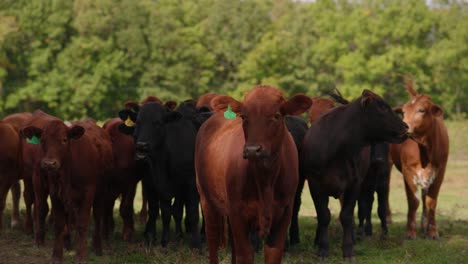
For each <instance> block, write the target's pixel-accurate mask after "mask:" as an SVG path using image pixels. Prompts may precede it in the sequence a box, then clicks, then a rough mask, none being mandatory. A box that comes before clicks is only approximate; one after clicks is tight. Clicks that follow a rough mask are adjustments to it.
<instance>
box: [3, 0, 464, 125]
mask: <svg viewBox="0 0 468 264" xmlns="http://www.w3.org/2000/svg"><path fill="white" fill-rule="evenodd" d="M428 2H429V1H428ZM467 7H468V4H467V3H465V1H454V0H442V1H434V0H433V1H430V4H428V3H426V1H424V0H364V1H363V0H360V1H358V0H355V1H351V0H334V1H333V0H318V1H288V0H244V1H236V0H234V1H233V0H196V1H181V0H179V1H175V0H74V1H66V0H35V1H30V0H2V1H0V114H1V116H3V115H5V114H8V113H12V112H18V111H32V110H34V109H36V108H42V109H43V110H45V111H47V112H49V113H51V114H55V115H58V116H60V117H62V118H64V119H76V118H82V117H85V116H91V117H94V118H96V119H106V118H108V117H110V116H115V113H116V112H117V111H118V109H120V108H121V107H122V105H123V103H124V102H125V101H127V100H139V99H141V98H143V97H146V96H147V95H156V96H158V97H160V98H161V99H163V100H177V101H180V100H185V99H189V98H197V97H198V96H199V95H200V94H203V93H206V92H216V93H222V94H230V95H233V96H235V97H237V98H240V97H241V96H242V95H243V93H244V92H245V91H247V90H249V89H250V88H251V87H252V86H254V85H256V84H260V83H262V84H270V85H273V86H277V87H280V88H281V89H282V90H283V91H284V92H285V93H286V94H287V95H291V94H294V93H298V92H302V93H306V94H307V95H310V96H320V95H323V94H324V92H325V91H327V90H329V89H331V88H333V87H337V88H339V89H340V91H341V92H342V93H343V95H344V96H345V97H346V98H349V99H352V98H355V97H357V96H358V95H360V92H361V91H362V89H363V88H368V89H372V90H373V91H375V92H377V93H378V94H381V95H382V96H383V97H384V98H385V99H386V100H388V101H389V102H390V103H391V104H392V105H399V104H402V103H403V102H405V101H406V100H407V98H408V97H407V94H406V92H405V90H404V88H403V87H404V86H403V79H404V76H411V77H412V78H414V80H415V83H416V87H417V89H418V90H419V91H420V92H424V93H428V94H430V95H431V96H432V98H433V100H434V101H435V102H436V103H439V104H441V105H442V106H443V108H444V109H445V111H446V113H447V114H448V115H454V114H457V113H458V114H463V113H466V112H468V87H467V86H468V13H467Z"/></svg>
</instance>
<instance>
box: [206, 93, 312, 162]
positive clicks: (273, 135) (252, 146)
mask: <svg viewBox="0 0 468 264" xmlns="http://www.w3.org/2000/svg"><path fill="white" fill-rule="evenodd" d="M311 104H312V100H311V99H310V98H309V97H307V96H305V95H296V96H294V97H292V98H291V99H290V100H289V101H286V100H285V99H284V97H283V94H282V93H281V92H280V91H279V90H278V89H275V88H272V87H267V86H259V87H256V88H254V89H253V90H252V91H251V92H249V93H248V94H247V95H246V96H245V98H244V102H243V103H241V102H238V101H236V100H235V99H233V98H231V97H229V96H218V97H216V98H214V99H213V100H212V107H213V109H216V110H226V109H227V107H228V105H229V106H230V108H231V110H232V111H233V112H235V113H236V114H238V115H239V117H240V118H241V119H242V129H243V131H244V138H245V145H244V153H243V157H244V158H245V159H249V160H254V159H257V160H258V159H260V160H265V159H270V158H275V156H276V153H278V151H279V149H280V147H281V144H282V140H283V138H284V136H285V133H287V129H286V127H285V116H286V115H298V114H301V113H303V112H304V111H306V110H307V109H309V107H310V106H311Z"/></svg>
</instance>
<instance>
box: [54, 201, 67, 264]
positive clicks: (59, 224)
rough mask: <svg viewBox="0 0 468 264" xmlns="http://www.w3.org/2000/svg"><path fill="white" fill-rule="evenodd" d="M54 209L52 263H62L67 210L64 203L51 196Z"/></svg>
mask: <svg viewBox="0 0 468 264" xmlns="http://www.w3.org/2000/svg"><path fill="white" fill-rule="evenodd" d="M51 200H52V207H53V208H54V216H55V219H54V226H55V228H54V229H55V242H54V249H53V252H52V263H62V259H63V238H64V231H65V221H66V215H65V209H64V207H63V204H62V202H60V200H59V199H58V198H57V197H54V196H51Z"/></svg>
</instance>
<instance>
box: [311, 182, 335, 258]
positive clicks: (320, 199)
mask: <svg viewBox="0 0 468 264" xmlns="http://www.w3.org/2000/svg"><path fill="white" fill-rule="evenodd" d="M308 183H309V190H310V194H311V196H312V200H313V201H314V205H315V210H316V213H317V222H318V223H317V231H316V232H315V241H314V244H315V245H316V246H318V248H319V251H318V255H319V257H321V258H324V257H328V254H329V241H328V225H329V224H330V210H329V209H328V200H329V197H328V195H326V194H324V193H322V192H321V191H320V189H319V184H318V183H316V182H312V181H308Z"/></svg>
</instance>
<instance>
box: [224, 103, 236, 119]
mask: <svg viewBox="0 0 468 264" xmlns="http://www.w3.org/2000/svg"><path fill="white" fill-rule="evenodd" d="M224 117H225V118H226V119H235V118H236V117H237V115H236V113H234V112H233V111H232V109H231V105H228V108H227V110H226V111H224Z"/></svg>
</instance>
